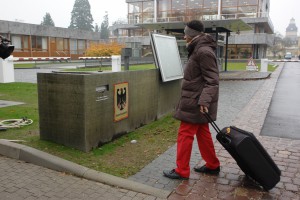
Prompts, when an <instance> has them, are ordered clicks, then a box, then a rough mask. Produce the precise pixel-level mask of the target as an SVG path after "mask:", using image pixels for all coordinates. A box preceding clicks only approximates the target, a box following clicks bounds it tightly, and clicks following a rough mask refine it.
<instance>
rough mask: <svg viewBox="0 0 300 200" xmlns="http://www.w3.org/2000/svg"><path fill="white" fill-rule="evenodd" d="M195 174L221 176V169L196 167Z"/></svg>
mask: <svg viewBox="0 0 300 200" xmlns="http://www.w3.org/2000/svg"><path fill="white" fill-rule="evenodd" d="M194 170H195V172H199V173H205V174H219V172H220V167H217V168H216V169H209V168H207V167H206V166H205V165H203V166H202V167H194Z"/></svg>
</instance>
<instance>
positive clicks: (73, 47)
mask: <svg viewBox="0 0 300 200" xmlns="http://www.w3.org/2000/svg"><path fill="white" fill-rule="evenodd" d="M70 51H71V54H77V40H75V39H70Z"/></svg>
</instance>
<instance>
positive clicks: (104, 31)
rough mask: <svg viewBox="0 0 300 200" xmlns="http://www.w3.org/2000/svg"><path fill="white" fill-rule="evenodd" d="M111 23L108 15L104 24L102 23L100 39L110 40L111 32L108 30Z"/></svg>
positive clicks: (104, 18) (104, 19) (105, 16)
mask: <svg viewBox="0 0 300 200" xmlns="http://www.w3.org/2000/svg"><path fill="white" fill-rule="evenodd" d="M108 26H109V22H108V13H107V12H106V14H105V15H104V17H103V22H102V23H101V29H100V37H101V39H108V38H109V30H108Z"/></svg>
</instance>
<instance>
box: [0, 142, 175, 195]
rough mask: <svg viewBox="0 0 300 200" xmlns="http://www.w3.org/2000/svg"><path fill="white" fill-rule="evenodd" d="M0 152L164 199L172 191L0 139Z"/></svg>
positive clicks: (7, 155)
mask: <svg viewBox="0 0 300 200" xmlns="http://www.w3.org/2000/svg"><path fill="white" fill-rule="evenodd" d="M0 154H1V155H4V156H6V157H9V158H13V159H17V160H22V161H25V162H29V163H32V164H35V165H39V166H42V167H46V168H49V169H52V170H56V171H61V172H67V173H70V174H72V175H75V176H78V177H80V178H85V179H88V180H92V181H96V182H100V183H103V184H107V185H110V186H115V187H120V188H123V189H127V190H130V191H135V192H139V193H144V194H148V195H152V196H155V197H158V198H161V199H166V198H167V197H168V196H169V195H170V194H171V192H172V191H167V190H161V189H157V188H154V187H151V186H148V185H144V184H141V183H138V182H134V181H131V180H127V179H124V178H120V177H116V176H113V175H110V174H106V173H103V172H99V171H96V170H93V169H89V168H87V167H84V166H81V165H78V164H76V163H73V162H70V161H67V160H64V159H62V158H59V157H56V156H53V155H51V154H48V153H45V152H43V151H40V150H37V149H34V148H32V147H28V146H25V145H22V144H18V143H13V142H10V141H8V140H4V139H0Z"/></svg>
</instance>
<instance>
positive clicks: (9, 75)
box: [0, 56, 15, 83]
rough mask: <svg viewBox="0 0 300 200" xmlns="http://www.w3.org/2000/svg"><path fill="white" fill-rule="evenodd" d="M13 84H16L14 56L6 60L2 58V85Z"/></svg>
mask: <svg viewBox="0 0 300 200" xmlns="http://www.w3.org/2000/svg"><path fill="white" fill-rule="evenodd" d="M12 82H15V71H14V61H13V56H9V57H8V58H6V59H5V60H3V59H2V58H0V83H12Z"/></svg>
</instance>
